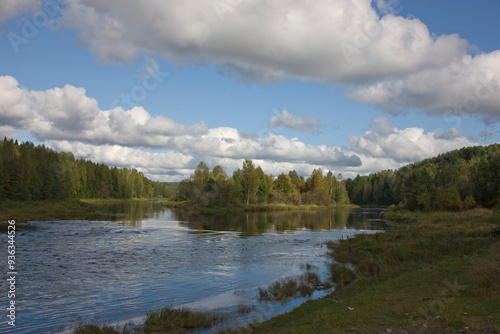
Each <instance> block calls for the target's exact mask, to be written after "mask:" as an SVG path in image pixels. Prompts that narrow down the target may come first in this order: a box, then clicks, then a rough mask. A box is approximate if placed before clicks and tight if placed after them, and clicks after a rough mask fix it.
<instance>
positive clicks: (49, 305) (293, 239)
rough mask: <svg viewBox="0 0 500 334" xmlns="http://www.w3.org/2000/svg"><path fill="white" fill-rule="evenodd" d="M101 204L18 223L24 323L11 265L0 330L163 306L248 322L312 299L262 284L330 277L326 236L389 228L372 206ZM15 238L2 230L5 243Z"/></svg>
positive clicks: (132, 314) (70, 324) (58, 326)
mask: <svg viewBox="0 0 500 334" xmlns="http://www.w3.org/2000/svg"><path fill="white" fill-rule="evenodd" d="M99 211H100V212H99V213H97V214H96V215H92V216H90V217H81V219H78V220H64V221H61V220H54V221H36V222H30V223H29V224H30V225H32V226H33V227H35V229H33V230H23V231H18V232H17V234H16V269H17V273H18V274H17V277H16V296H15V302H16V304H15V305H16V322H15V324H16V327H12V326H10V325H8V324H7V321H8V318H7V313H6V307H7V306H8V303H9V301H10V300H11V299H8V298H7V290H8V286H7V281H6V279H7V278H8V277H7V276H6V274H5V272H6V271H7V270H5V271H4V273H2V275H3V276H4V279H3V280H2V282H1V284H0V291H1V294H0V305H1V307H2V311H3V312H2V314H4V316H3V317H2V319H1V322H0V332H2V333H52V332H61V331H62V332H64V331H66V332H68V330H70V329H71V328H74V327H75V326H76V325H78V324H80V323H106V324H116V323H122V322H125V321H129V320H132V321H134V322H137V323H139V322H140V321H141V320H142V318H143V317H144V315H145V314H146V313H147V312H148V311H151V310H158V309H160V308H163V307H165V306H176V307H177V306H186V307H190V308H192V309H196V310H210V311H211V310H217V311H220V312H223V313H226V314H227V315H228V317H227V319H229V320H228V325H231V326H234V325H246V324H248V323H249V322H253V321H256V320H263V319H266V318H269V317H271V316H274V315H277V314H279V313H282V312H285V311H288V310H290V309H292V308H293V307H296V306H297V305H299V304H300V303H302V302H304V301H305V299H304V298H302V299H300V300H295V301H291V302H289V303H286V304H273V303H269V302H261V301H259V294H258V289H259V288H266V287H267V286H269V285H270V284H271V283H272V282H273V281H276V280H279V279H283V278H286V277H295V276H298V275H301V274H303V273H304V272H305V266H306V265H309V266H311V267H312V268H313V270H314V271H315V272H317V273H318V274H319V275H320V277H321V278H322V279H326V278H327V276H328V269H327V268H328V267H327V265H328V263H330V262H331V259H330V258H328V257H326V256H325V254H326V252H327V249H326V246H325V242H326V241H328V240H339V239H341V238H347V237H350V236H352V235H355V234H357V233H371V232H373V231H376V230H383V229H385V228H386V225H385V223H384V221H382V220H380V219H379V215H378V214H379V211H377V210H373V209H335V210H321V211H293V212H272V213H238V214H235V213H231V214H224V215H199V214H198V215H194V214H188V213H186V212H182V211H176V210H171V209H167V208H162V207H161V206H160V204H159V203H156V202H148V203H129V204H120V205H106V206H102V207H100V209H99ZM7 241H8V239H7V235H6V234H4V235H3V237H2V240H1V243H0V244H1V249H4V250H6V249H7ZM4 267H6V265H5V266H4ZM324 293H325V292H323V294H324ZM321 295H322V292H317V293H315V294H313V296H312V297H313V298H316V297H320V296H321ZM242 306H244V307H245V308H242ZM241 309H245V310H247V311H246V312H244V313H239V312H237V310H241Z"/></svg>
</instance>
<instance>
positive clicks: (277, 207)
mask: <svg viewBox="0 0 500 334" xmlns="http://www.w3.org/2000/svg"><path fill="white" fill-rule="evenodd" d="M162 206H164V207H169V208H179V209H184V210H192V211H199V212H202V213H226V212H235V211H240V212H267V211H270V212H271V211H299V210H327V209H335V208H359V206H358V205H354V204H330V205H316V204H303V205H294V204H248V205H244V204H242V205H232V206H209V207H206V206H197V205H196V204H194V203H192V202H189V201H184V202H173V201H166V202H164V203H162Z"/></svg>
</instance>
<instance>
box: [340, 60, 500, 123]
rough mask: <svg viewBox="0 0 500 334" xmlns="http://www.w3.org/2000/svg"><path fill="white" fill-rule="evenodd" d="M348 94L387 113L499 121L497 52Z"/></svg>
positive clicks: (360, 87) (355, 88) (352, 89)
mask: <svg viewBox="0 0 500 334" xmlns="http://www.w3.org/2000/svg"><path fill="white" fill-rule="evenodd" d="M346 91H347V92H348V94H349V95H350V96H351V97H353V98H355V99H357V100H359V101H362V102H367V103H372V104H375V105H376V106H378V107H379V108H380V109H382V110H385V111H387V112H389V113H391V114H397V113H400V112H401V111H404V110H406V109H421V110H426V111H428V112H429V113H430V114H433V115H436V116H438V115H445V116H449V115H458V116H466V115H472V114H480V115H482V117H483V118H484V120H485V121H486V122H494V121H498V120H500V51H495V52H492V53H490V54H481V55H477V56H476V57H472V56H470V55H466V56H463V58H462V59H460V60H456V61H454V62H453V63H450V64H449V65H448V66H444V67H441V68H437V69H436V68H430V69H423V70H421V71H417V72H415V73H412V74H410V75H408V76H406V77H404V78H390V79H386V80H383V81H379V82H375V83H371V84H366V85H352V86H351V87H349V88H347V89H346Z"/></svg>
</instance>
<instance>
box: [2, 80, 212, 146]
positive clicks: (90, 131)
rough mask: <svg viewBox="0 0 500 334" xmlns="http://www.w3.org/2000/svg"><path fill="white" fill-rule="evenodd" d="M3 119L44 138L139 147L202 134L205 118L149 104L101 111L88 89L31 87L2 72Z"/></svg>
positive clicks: (163, 144)
mask: <svg viewBox="0 0 500 334" xmlns="http://www.w3.org/2000/svg"><path fill="white" fill-rule="evenodd" d="M0 121H2V124H5V125H11V126H15V127H18V128H20V129H22V130H25V131H29V132H31V133H32V134H33V135H34V136H36V137H37V138H39V139H40V140H70V141H76V140H78V141H87V142H94V143H100V144H119V145H125V146H135V147H152V148H155V147H156V148H158V147H164V146H165V145H168V143H169V142H170V141H171V139H172V137H175V136H181V135H188V134H189V135H199V134H202V133H205V132H206V131H207V129H206V126H205V123H204V122H199V123H198V124H195V125H192V126H189V125H184V124H178V123H176V122H174V121H173V120H171V119H170V118H167V117H164V116H158V117H152V116H151V115H150V114H149V113H148V112H147V111H146V110H145V109H144V108H142V107H134V108H132V109H129V110H124V109H123V108H122V107H116V108H114V109H111V110H101V109H100V108H99V105H98V103H97V101H96V100H95V99H94V98H91V97H88V96H87V95H86V91H85V89H84V88H79V87H74V86H71V85H66V86H64V87H63V88H52V89H48V90H46V91H28V90H27V89H25V88H21V87H19V83H18V82H17V80H16V79H14V78H13V77H10V76H2V77H0Z"/></svg>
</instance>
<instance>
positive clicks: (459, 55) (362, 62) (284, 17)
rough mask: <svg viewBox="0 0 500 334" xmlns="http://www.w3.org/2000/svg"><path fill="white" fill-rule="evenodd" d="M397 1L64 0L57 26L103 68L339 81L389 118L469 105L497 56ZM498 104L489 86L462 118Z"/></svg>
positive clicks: (494, 111)
mask: <svg viewBox="0 0 500 334" xmlns="http://www.w3.org/2000/svg"><path fill="white" fill-rule="evenodd" d="M399 5H400V4H399V2H398V1H392V0H389V1H384V0H377V1H375V2H373V1H372V0H337V1H329V0H317V1H299V0H285V1H281V2H273V1H258V0H242V1H227V2H223V3H221V2H220V1H219V2H210V1H203V2H200V1H195V0H186V1H181V2H179V1H176V2H174V1H171V2H165V1H161V0H146V1H141V2H137V1H131V0H127V1H123V0H109V1H106V2H105V3H103V2H102V1H96V0H80V1H76V0H69V2H68V6H66V7H65V8H64V10H63V15H62V18H61V20H60V23H61V24H62V25H64V26H66V27H68V28H70V29H73V30H74V31H75V32H76V33H77V36H78V37H77V40H78V42H79V43H80V44H82V45H85V46H88V47H89V48H90V50H91V52H92V53H93V54H94V55H96V56H97V57H98V58H99V59H100V60H101V61H103V62H125V63H127V62H132V61H134V60H135V58H136V57H137V56H138V55H142V54H154V55H156V56H159V57H163V58H165V59H167V60H169V61H171V62H173V63H177V64H182V63H207V62H208V63H212V64H214V65H215V66H217V67H218V68H219V70H220V72H221V73H223V74H228V75H237V76H239V77H241V78H242V79H243V80H253V81H257V82H275V81H280V80H285V79H289V78H298V79H302V80H306V81H309V80H312V81H316V82H339V83H341V85H342V87H344V89H345V90H346V92H347V93H348V94H349V95H350V96H351V97H353V98H355V99H357V100H359V101H363V102H368V103H373V104H375V105H376V106H378V107H380V108H381V109H383V110H385V111H388V112H390V113H393V114H395V113H399V112H402V111H404V110H406V109H412V108H420V109H422V110H424V111H426V112H428V113H430V114H433V115H448V114H450V108H452V111H451V112H452V113H454V114H458V111H456V110H453V106H452V105H450V103H452V104H453V103H455V104H461V103H462V104H467V103H469V104H473V103H475V102H476V101H468V100H467V98H468V96H469V95H470V94H472V95H473V96H474V91H475V90H476V89H480V85H481V81H479V80H480V78H486V85H488V84H490V83H492V82H494V80H496V81H498V77H499V76H500V69H499V66H500V65H498V64H500V61H499V60H498V58H499V55H498V52H493V53H490V54H478V55H476V56H472V55H471V54H469V51H468V50H469V49H472V48H473V46H471V45H470V44H469V42H467V41H466V40H465V39H462V38H460V37H459V36H458V35H456V34H453V35H441V36H435V35H432V34H431V33H430V32H429V30H428V28H427V26H426V25H425V24H424V23H423V22H421V21H420V20H418V19H415V18H404V17H401V16H397V15H396V14H397V12H398V11H399V10H400V9H401V8H400V6H399ZM398 6H399V7H398ZM452 66H453V67H452ZM468 75H472V77H470V78H469V77H468ZM488 87H490V86H488ZM499 100H500V91H499V90H495V91H494V92H492V93H491V97H490V98H488V99H483V100H481V101H480V102H481V107H475V106H474V105H472V106H471V107H470V108H471V109H473V110H472V111H468V112H470V113H477V114H481V115H483V116H484V117H485V121H487V119H488V118H490V117H495V118H496V117H497V116H498V114H499V113H500V107H498V105H499V104H498V101H499ZM450 101H452V102H450ZM464 108H465V107H464Z"/></svg>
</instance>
